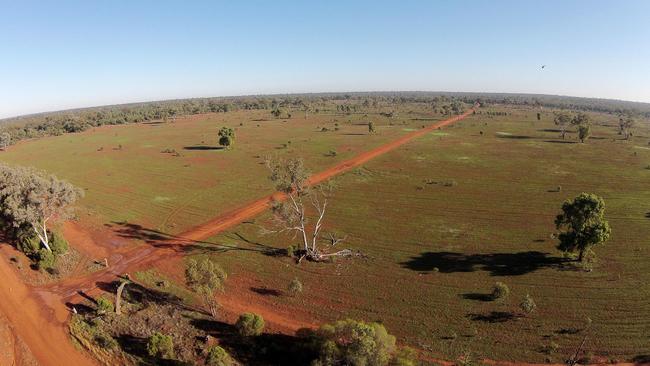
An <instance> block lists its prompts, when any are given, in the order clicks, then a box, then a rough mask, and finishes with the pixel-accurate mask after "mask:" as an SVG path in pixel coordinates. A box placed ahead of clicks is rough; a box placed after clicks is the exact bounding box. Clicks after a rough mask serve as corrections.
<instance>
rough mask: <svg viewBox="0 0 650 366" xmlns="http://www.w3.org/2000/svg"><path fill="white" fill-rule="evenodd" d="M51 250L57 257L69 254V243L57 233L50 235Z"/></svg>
mask: <svg viewBox="0 0 650 366" xmlns="http://www.w3.org/2000/svg"><path fill="white" fill-rule="evenodd" d="M50 248H52V253H54V255H55V256H59V255H62V254H65V253H67V252H68V241H67V240H65V238H64V237H63V236H62V235H59V234H57V233H55V232H52V233H50Z"/></svg>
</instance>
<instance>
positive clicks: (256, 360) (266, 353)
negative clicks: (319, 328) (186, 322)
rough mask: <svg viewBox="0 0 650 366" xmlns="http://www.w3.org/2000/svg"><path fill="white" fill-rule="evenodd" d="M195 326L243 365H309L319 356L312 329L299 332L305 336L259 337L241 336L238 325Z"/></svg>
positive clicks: (195, 322) (196, 323) (205, 323)
mask: <svg viewBox="0 0 650 366" xmlns="http://www.w3.org/2000/svg"><path fill="white" fill-rule="evenodd" d="M191 323H192V325H193V326H195V327H196V328H197V329H200V330H202V331H204V332H206V333H208V334H209V335H210V336H213V337H215V338H217V339H218V340H219V345H220V346H222V347H223V348H225V349H226V350H227V351H228V353H230V354H231V355H232V356H233V357H234V358H235V359H237V360H238V361H239V362H240V363H241V364H243V365H264V366H266V365H297V366H301V365H305V366H306V365H309V364H310V363H311V361H312V360H314V359H315V358H316V357H317V355H316V353H315V352H314V350H313V349H312V347H311V344H310V343H311V342H310V338H309V335H310V334H312V332H311V331H309V330H304V331H299V334H306V336H304V337H298V336H290V335H285V334H271V333H263V334H261V335H259V336H257V337H245V338H244V337H241V336H240V335H239V334H238V333H237V329H236V328H235V326H233V325H231V324H227V323H224V322H220V321H216V320H211V319H207V318H204V319H192V321H191Z"/></svg>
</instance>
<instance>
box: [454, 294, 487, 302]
mask: <svg viewBox="0 0 650 366" xmlns="http://www.w3.org/2000/svg"><path fill="white" fill-rule="evenodd" d="M460 296H461V297H462V298H463V299H467V300H474V301H484V302H488V301H492V300H494V298H493V297H492V294H491V293H490V294H482V293H480V292H468V293H465V294H461V295H460Z"/></svg>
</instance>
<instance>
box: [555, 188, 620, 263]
mask: <svg viewBox="0 0 650 366" xmlns="http://www.w3.org/2000/svg"><path fill="white" fill-rule="evenodd" d="M555 226H556V227H557V229H558V230H562V232H561V233H560V235H559V239H560V244H559V245H558V249H560V250H562V251H565V252H578V253H579V255H578V260H579V261H582V260H583V259H584V254H585V252H586V251H587V250H588V249H590V248H591V247H593V246H595V245H598V244H602V243H604V242H605V241H607V239H609V236H610V233H611V229H610V227H609V223H608V222H607V220H605V202H604V201H603V199H602V198H600V197H599V196H597V195H595V194H591V193H581V194H579V195H578V196H577V197H576V198H574V199H569V200H566V201H565V202H564V204H562V213H561V214H559V215H557V217H556V218H555Z"/></svg>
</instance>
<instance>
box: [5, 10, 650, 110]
mask: <svg viewBox="0 0 650 366" xmlns="http://www.w3.org/2000/svg"><path fill="white" fill-rule="evenodd" d="M543 64H545V65H547V66H546V68H545V69H541V65H543ZM379 90H383V91H392V90H430V91H440V90H442V91H479V92H480V91H492V92H526V93H548V94H563V95H575V96H589V97H605V98H616V99H626V100H635V101H645V102H650V1H647V0H610V1H598V0H582V1H579V0H562V1H554V0H537V1H533V0H516V1H514V0H513V1H505V0H504V1H500V0H491V1H488V0H475V1H469V0H467V1H451V0H445V1H443V0H439V1H433V0H421V1H411V0H399V1H378V0H372V1H354V0H340V1H334V0H327V1H325V0H323V1H316V0H314V1H311V0H305V1H298V0H296V1H281V0H274V1H271V0H268V1H253V0H249V1H244V0H232V1H228V2H225V1H223V2H221V1H210V0H205V1H189V0H188V1H180V0H178V1H165V0H156V1H146V0H94V1H92V0H91V1H88V0H80V1H66V0H60V1H41V2H36V1H30V0H20V1H16V0H11V1H8V0H0V117H8V116H14V115H19V114H25V113H33V112H40V111H48V110H58V109H66V108H73V107H84V106H92V105H103V104H114V103H124V102H132V101H149V100H159V99H170V98H185V97H208V96H222V95H240V94H264V93H293V92H319V91H379Z"/></svg>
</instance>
